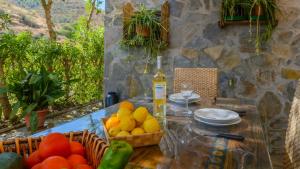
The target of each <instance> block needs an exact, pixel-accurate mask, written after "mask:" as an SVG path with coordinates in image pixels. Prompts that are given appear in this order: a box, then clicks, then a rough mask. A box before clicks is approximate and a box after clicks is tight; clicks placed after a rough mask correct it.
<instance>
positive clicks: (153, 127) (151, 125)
mask: <svg viewBox="0 0 300 169" xmlns="http://www.w3.org/2000/svg"><path fill="white" fill-rule="evenodd" d="M143 128H144V130H145V132H147V133H154V132H157V131H159V130H160V126H159V123H158V121H157V120H156V119H155V118H150V119H148V120H146V121H145V122H144V124H143Z"/></svg>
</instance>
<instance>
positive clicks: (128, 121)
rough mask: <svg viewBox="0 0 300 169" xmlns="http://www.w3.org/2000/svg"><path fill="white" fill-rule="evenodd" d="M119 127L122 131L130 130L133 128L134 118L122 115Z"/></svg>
mask: <svg viewBox="0 0 300 169" xmlns="http://www.w3.org/2000/svg"><path fill="white" fill-rule="evenodd" d="M120 128H121V130H123V131H131V130H133V129H134V128H135V120H134V119H133V118H132V117H130V116H129V117H124V118H122V119H121V121H120Z"/></svg>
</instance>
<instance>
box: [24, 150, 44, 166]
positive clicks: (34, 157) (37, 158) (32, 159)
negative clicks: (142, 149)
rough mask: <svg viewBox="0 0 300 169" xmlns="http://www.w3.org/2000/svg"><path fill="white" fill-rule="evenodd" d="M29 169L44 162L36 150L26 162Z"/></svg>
mask: <svg viewBox="0 0 300 169" xmlns="http://www.w3.org/2000/svg"><path fill="white" fill-rule="evenodd" d="M25 161H26V166H27V168H32V167H33V166H35V165H36V164H38V163H40V162H42V158H41V157H40V154H39V151H38V150H36V151H34V152H33V153H32V154H30V155H29V157H28V158H27V159H26V160H25Z"/></svg>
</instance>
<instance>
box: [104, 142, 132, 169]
mask: <svg viewBox="0 0 300 169" xmlns="http://www.w3.org/2000/svg"><path fill="white" fill-rule="evenodd" d="M132 154H133V148H132V146H131V145H130V144H128V143H127V142H125V141H116V140H114V141H111V144H110V146H109V148H108V149H107V151H106V152H105V154H104V156H103V158H102V161H101V163H100V165H99V167H98V169H124V168H125V166H126V164H127V163H128V161H129V158H130V156H131V155H132Z"/></svg>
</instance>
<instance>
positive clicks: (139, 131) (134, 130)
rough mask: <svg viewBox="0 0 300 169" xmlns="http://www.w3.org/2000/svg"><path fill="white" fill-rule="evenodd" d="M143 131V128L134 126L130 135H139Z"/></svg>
mask: <svg viewBox="0 0 300 169" xmlns="http://www.w3.org/2000/svg"><path fill="white" fill-rule="evenodd" d="M144 133H145V131H144V129H142V128H139V127H138V128H135V129H133V130H132V131H131V134H132V135H141V134H144Z"/></svg>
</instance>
